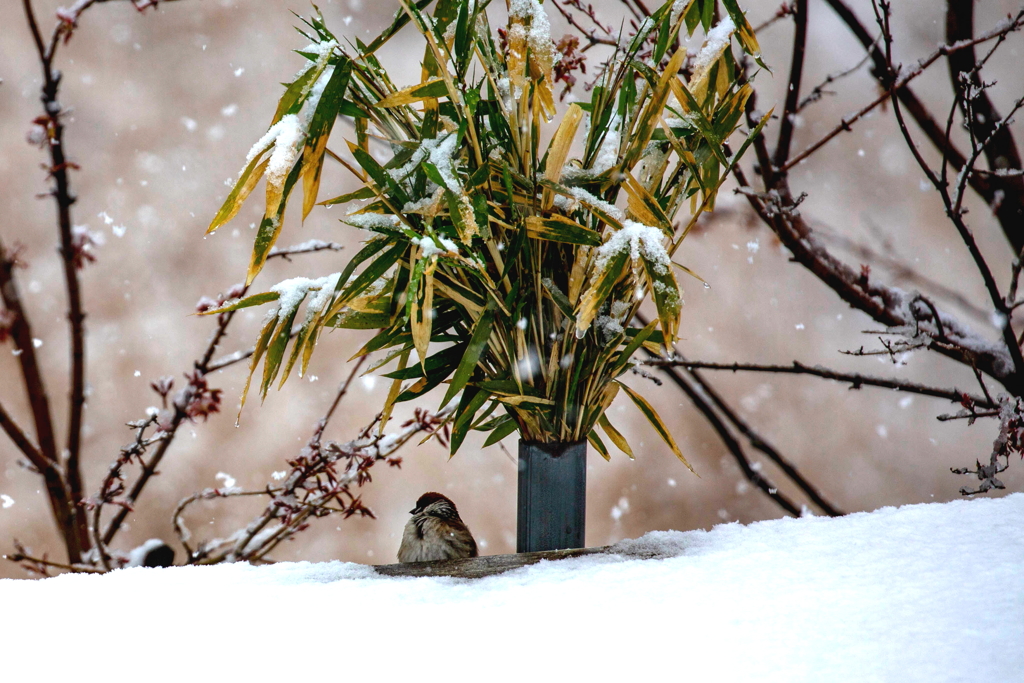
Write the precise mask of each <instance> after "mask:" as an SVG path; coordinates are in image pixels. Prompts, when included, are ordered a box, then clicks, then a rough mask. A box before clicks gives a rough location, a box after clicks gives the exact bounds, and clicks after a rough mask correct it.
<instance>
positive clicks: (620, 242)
mask: <svg viewBox="0 0 1024 683" xmlns="http://www.w3.org/2000/svg"><path fill="white" fill-rule="evenodd" d="M664 241H665V233H663V232H662V231H661V230H659V229H658V228H652V227H651V226H649V225H644V224H643V223H637V222H636V221H631V220H626V221H625V222H624V223H623V228H622V230H618V231H616V232H615V233H614V234H613V235H612V236H611V238H610V239H609V240H608V241H607V242H605V243H604V244H602V245H601V246H600V247H598V249H597V258H596V259H595V260H594V271H595V272H601V271H603V270H604V269H605V268H606V267H607V265H608V261H609V259H611V258H612V257H614V256H616V255H618V254H620V253H621V252H622V251H624V250H627V249H628V250H629V258H630V259H631V260H632V261H633V263H637V262H638V261H639V260H640V258H641V257H642V258H643V259H644V260H646V261H650V262H652V263H654V264H655V266H654V267H655V270H656V272H658V274H659V275H660V274H662V273H663V272H664V271H663V270H661V269H666V270H667V269H668V267H669V265H670V263H671V261H670V260H669V256H668V251H666V249H665V245H664Z"/></svg>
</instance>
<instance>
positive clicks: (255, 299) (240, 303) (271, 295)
mask: <svg viewBox="0 0 1024 683" xmlns="http://www.w3.org/2000/svg"><path fill="white" fill-rule="evenodd" d="M280 298H281V295H280V294H279V293H277V292H263V293H262V294H253V295H252V296H247V297H245V298H244V299H238V300H235V301H234V302H231V301H226V302H224V305H223V306H221V307H220V308H211V309H210V310H208V311H203V312H202V313H200V314H199V315H218V314H220V313H227V312H228V311H237V310H239V309H242V308H250V307H252V306H262V305H263V304H267V303H270V302H271V301H277V300H278V299H280Z"/></svg>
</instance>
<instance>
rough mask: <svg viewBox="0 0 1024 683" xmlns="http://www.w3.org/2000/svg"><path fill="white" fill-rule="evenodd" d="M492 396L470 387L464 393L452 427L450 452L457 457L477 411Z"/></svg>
mask: <svg viewBox="0 0 1024 683" xmlns="http://www.w3.org/2000/svg"><path fill="white" fill-rule="evenodd" d="M488 398H490V395H489V394H488V393H487V392H486V391H482V390H480V389H478V388H476V387H472V386H468V387H466V389H465V390H464V391H463V392H462V400H461V401H459V407H458V408H456V409H455V423H454V424H453V425H452V438H451V442H450V446H451V448H450V452H451V454H452V455H455V451H457V450H459V446H461V445H462V442H463V441H465V440H466V435H467V434H468V433H469V427H470V425H472V424H473V417H474V416H475V415H476V413H477V411H478V410H480V408H481V407H482V406H483V405H484V403H486V402H487V399H488Z"/></svg>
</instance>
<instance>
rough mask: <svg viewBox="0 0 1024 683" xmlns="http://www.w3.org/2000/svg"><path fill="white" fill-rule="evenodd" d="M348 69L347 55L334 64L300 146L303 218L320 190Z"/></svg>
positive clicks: (349, 64)
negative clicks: (329, 141) (329, 143)
mask: <svg viewBox="0 0 1024 683" xmlns="http://www.w3.org/2000/svg"><path fill="white" fill-rule="evenodd" d="M351 72H352V66H351V62H350V61H349V60H348V59H347V58H345V59H343V60H342V62H341V63H339V64H338V65H337V66H335V67H334V71H333V72H332V73H331V77H330V78H329V79H328V80H327V84H326V85H325V86H324V91H323V94H321V96H320V100H319V101H318V102H317V105H316V110H315V111H314V112H313V118H312V119H311V120H310V122H309V129H308V130H307V132H306V141H305V144H304V146H303V149H302V179H303V184H302V190H303V192H302V194H303V202H302V220H306V216H308V215H309V212H310V211H311V210H312V209H313V205H314V204H316V196H317V193H318V192H319V190H320V172H321V171H322V170H323V165H324V153H325V152H326V151H327V139H328V138H329V137H330V135H331V129H332V128H333V127H334V122H335V121H336V120H337V118H338V108H339V107H340V106H341V103H342V101H343V100H344V97H345V90H346V89H347V88H348V79H349V74H350V73H351Z"/></svg>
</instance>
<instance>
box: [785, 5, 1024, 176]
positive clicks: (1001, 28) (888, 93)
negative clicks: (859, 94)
mask: <svg viewBox="0 0 1024 683" xmlns="http://www.w3.org/2000/svg"><path fill="white" fill-rule="evenodd" d="M1022 25H1024V12H1022V13H1021V14H1019V15H1018V16H1017V17H1016V18H1015V19H1014V20H1013V21H1012V22H1009V23H1004V24H999V25H997V26H996V27H995V28H993V29H992V30H990V31H988V32H987V33H984V34H982V35H980V36H978V37H977V38H972V39H970V40H962V41H960V42H958V43H955V44H952V45H943V46H942V47H940V48H938V49H937V50H935V51H934V52H932V53H931V54H930V55H928V56H927V57H925V58H924V59H921V60H920V61H918V62H917V64H916V65H915V66H913V67H911V68H909V69H904V70H903V71H902V72H901V73H900V75H899V76H898V77H897V78H896V79H895V81H894V82H893V84H892V85H891V86H889V87H887V88H886V90H885V92H883V93H881V94H880V95H879V96H878V97H876V98H875V99H874V100H872V101H871V102H870V103H868V104H867V105H865V106H864V107H862V108H861V109H859V110H858V111H857V112H856V113H854V114H853V115H851V116H845V117H843V119H842V120H841V121H840V123H839V125H838V126H836V127H835V128H833V129H832V130H831V131H829V132H828V133H826V134H825V135H824V136H823V137H822V138H820V139H819V140H818V141H816V142H814V143H812V144H811V145H809V146H808V147H807V148H805V149H804V150H803V151H801V152H800V153H799V154H797V155H796V156H794V157H793V158H792V159H790V160H789V161H787V162H785V163H784V164H782V166H780V167H779V169H778V171H779V172H780V173H785V172H786V171H788V170H789V169H791V168H793V167H794V166H796V165H797V164H799V163H800V162H801V161H803V160H804V159H806V158H807V157H809V156H811V155H812V154H814V153H815V152H816V151H818V150H819V149H820V148H821V147H823V146H824V145H825V144H826V143H828V142H830V141H831V140H832V138H834V137H836V136H837V135H839V134H840V133H842V132H843V131H848V130H850V129H851V128H850V127H851V126H852V125H853V124H854V123H856V122H857V121H859V120H860V119H861V118H863V117H864V116H865V115H866V114H868V113H869V112H870V111H871V110H873V109H874V108H875V107H877V106H878V105H880V104H882V103H883V102H885V101H886V100H889V99H891V98H892V97H893V96H894V95H895V96H896V97H899V98H901V99H902V95H903V93H904V92H906V87H907V85H908V84H909V83H910V82H911V81H913V80H914V79H915V78H917V77H918V76H920V75H921V74H923V73H924V72H925V70H926V69H927V68H928V67H930V66H931V65H932V64H934V63H935V62H936V61H937V60H938V59H940V58H941V57H945V56H948V55H950V54H953V53H955V52H957V51H959V50H964V49H967V48H970V47H973V46H975V45H978V44H980V43H985V42H988V41H990V40H993V39H996V38H999V37H1000V36H1003V35H1006V34H1008V33H1011V32H1013V31H1017V30H1019V29H1020V27H1021V26H1022ZM876 41H877V38H873V39H870V42H869V43H868V44H869V45H873V44H874V43H875V42H876ZM883 59H884V58H883ZM904 104H905V102H904ZM918 124H919V125H920V121H918ZM950 158H951V160H953V163H954V166H957V167H958V168H959V167H960V166H962V165H963V156H962V155H961V156H960V161H959V163H956V160H955V158H954V156H953V155H952V154H950Z"/></svg>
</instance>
